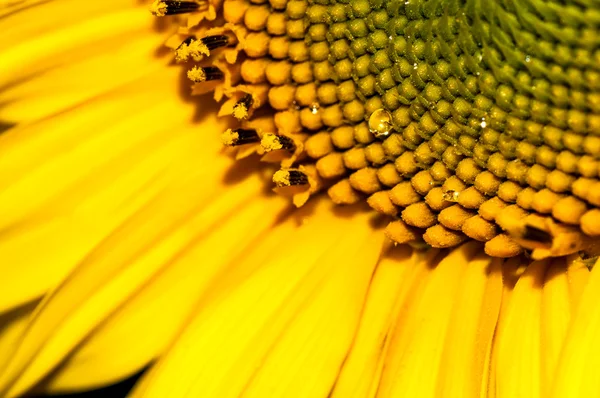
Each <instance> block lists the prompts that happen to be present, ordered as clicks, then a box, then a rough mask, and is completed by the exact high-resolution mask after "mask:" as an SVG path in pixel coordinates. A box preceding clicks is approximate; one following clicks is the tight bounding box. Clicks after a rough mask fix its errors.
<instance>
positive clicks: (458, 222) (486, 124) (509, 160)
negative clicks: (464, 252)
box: [169, 0, 600, 258]
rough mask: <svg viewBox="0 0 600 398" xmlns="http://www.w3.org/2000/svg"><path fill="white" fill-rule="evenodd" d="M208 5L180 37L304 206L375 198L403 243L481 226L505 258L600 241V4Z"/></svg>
mask: <svg viewBox="0 0 600 398" xmlns="http://www.w3.org/2000/svg"><path fill="white" fill-rule="evenodd" d="M199 4H201V5H203V8H202V9H203V11H201V12H194V13H192V14H190V16H189V19H188V21H187V25H186V27H185V28H182V29H181V30H180V32H179V33H178V34H177V35H176V36H175V37H174V38H172V40H170V42H169V43H170V46H171V47H172V48H174V49H177V48H180V47H181V46H185V47H184V48H183V50H181V49H180V54H192V55H193V58H194V59H193V61H194V64H193V65H190V66H189V69H190V70H192V71H194V73H192V77H197V75H198V73H197V72H198V71H201V72H203V73H204V72H206V71H209V72H210V71H212V74H211V75H210V76H213V77H215V76H216V77H215V78H213V79H205V80H206V81H202V82H200V83H197V84H196V85H195V86H194V90H195V92H197V93H204V92H208V91H214V92H215V98H216V99H217V100H224V104H223V107H222V110H221V113H222V114H224V115H232V117H235V118H236V119H238V120H239V123H240V129H241V130H240V131H241V132H243V134H244V135H243V136H244V137H255V138H253V139H252V140H250V139H249V138H248V139H244V140H242V139H239V138H235V139H232V138H231V137H232V134H234V133H232V131H231V130H229V131H228V132H226V135H227V136H226V137H225V138H224V142H226V143H228V145H230V146H235V147H237V148H238V151H239V152H238V156H247V155H249V154H252V153H258V154H260V155H263V159H264V160H265V161H273V162H278V163H280V164H281V167H282V170H283V172H282V173H279V174H277V176H276V178H275V180H276V182H277V185H278V188H277V189H278V190H279V191H281V192H282V193H284V194H285V193H286V192H287V193H289V194H290V195H292V196H293V197H294V203H296V204H297V205H301V204H302V203H304V202H305V201H306V200H307V199H308V198H309V196H310V195H311V194H314V193H315V192H317V191H319V190H327V192H328V194H329V196H330V197H331V199H332V200H333V201H334V202H336V203H339V204H349V203H354V202H356V201H360V200H365V199H366V200H367V202H368V203H369V205H370V206H371V207H372V208H373V209H375V210H377V211H378V212H380V213H383V214H385V215H387V216H389V217H391V218H393V220H392V221H391V223H390V225H389V226H388V228H387V230H386V231H387V234H388V236H389V237H390V238H391V239H392V240H394V241H396V242H399V243H405V242H411V241H417V240H420V239H423V240H424V241H425V242H426V243H428V244H429V245H431V246H434V247H452V246H455V245H457V244H459V243H461V242H463V241H464V240H466V239H475V240H478V241H481V242H485V247H486V251H487V252H488V254H490V255H493V256H500V257H509V256H514V255H516V254H518V253H520V252H521V251H523V250H524V249H526V250H528V251H530V252H531V254H532V255H533V256H534V257H537V258H541V257H547V256H560V255H566V254H570V253H574V252H577V251H581V250H584V249H587V248H589V247H592V246H593V245H594V244H595V243H597V242H598V240H599V239H600V210H599V207H600V35H599V34H598V33H599V32H598V28H599V27H600V6H599V5H598V4H597V3H594V2H590V1H588V0H572V1H561V2H558V1H546V0H544V1H542V0H525V1H520V2H514V1H508V0H493V1H489V2H488V1H481V0H406V1H396V0H289V1H285V0H270V1H266V0H253V1H247V0H225V1H224V2H220V1H213V2H208V3H207V4H208V5H206V4H205V3H199ZM217 38H218V40H217ZM194 40H200V42H201V43H209V44H212V46H204V47H202V49H203V51H204V52H202V53H201V52H200V51H195V52H192V51H191V50H190V46H191V44H193V43H194ZM215 43H218V45H216V44H215ZM197 47H198V46H197ZM209 47H210V48H209ZM194 48H195V47H194ZM194 48H192V49H194ZM205 48H206V50H204V49H205ZM179 58H181V56H180V57H179ZM211 68H212V69H211ZM216 71H218V73H217V72H216ZM221 72H222V73H221ZM220 73H221V76H218V75H219V74H220ZM203 76H204V75H203ZM192 80H194V79H192ZM195 81H198V80H197V79H196V80H195ZM235 134H238V133H235ZM236 137H238V136H237V135H236ZM283 176H286V178H283ZM289 176H294V178H293V179H290V178H289ZM288 188H289V189H288Z"/></svg>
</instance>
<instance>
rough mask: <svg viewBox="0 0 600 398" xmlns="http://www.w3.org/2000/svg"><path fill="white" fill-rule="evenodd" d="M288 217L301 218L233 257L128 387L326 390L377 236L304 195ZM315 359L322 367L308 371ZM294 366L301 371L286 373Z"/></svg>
mask: <svg viewBox="0 0 600 398" xmlns="http://www.w3.org/2000/svg"><path fill="white" fill-rule="evenodd" d="M297 220H300V221H302V220H304V222H302V223H301V225H299V228H298V229H297V230H296V231H295V232H291V233H289V234H288V235H287V236H285V238H286V239H285V241H284V242H283V244H282V245H281V246H280V247H278V248H276V249H275V250H274V251H273V252H272V253H269V255H268V256H266V258H265V255H264V253H265V252H264V250H260V253H261V255H258V256H255V255H253V254H252V251H251V252H250V253H249V255H250V257H249V260H248V261H250V263H247V262H246V261H247V260H245V259H240V265H239V270H238V272H233V273H231V275H227V276H226V277H224V278H223V283H221V284H216V285H215V287H214V293H213V294H211V295H209V296H207V299H206V301H205V305H204V306H203V308H202V310H201V311H200V313H199V315H198V316H197V317H196V318H195V319H194V320H193V321H192V322H191V323H190V325H189V326H188V327H187V328H186V330H185V331H184V333H183V334H182V335H181V336H180V338H179V339H178V340H177V342H176V343H175V345H174V346H173V347H172V348H171V349H170V350H169V351H168V352H167V354H166V355H165V356H164V357H163V359H161V361H159V363H158V364H157V365H156V366H155V367H154V368H153V369H152V370H151V371H150V373H149V374H148V375H147V376H146V377H145V380H144V381H143V382H142V383H141V384H140V385H139V386H138V387H137V388H136V390H135V392H134V396H148V397H161V398H163V397H179V396H185V395H189V396H203V397H219V398H225V397H237V396H239V395H240V394H242V392H244V393H246V394H253V393H256V394H259V395H260V396H286V397H287V396H315V397H318V396H323V395H326V394H327V391H328V390H329V389H330V388H331V386H332V385H333V381H334V380H335V376H336V372H337V370H336V369H338V368H339V366H340V365H341V362H342V360H343V358H344V357H345V355H346V350H347V349H348V346H349V345H350V342H351V338H352V336H353V335H354V332H353V330H354V328H353V327H352V325H355V324H356V322H357V321H358V317H359V314H360V310H361V307H362V303H363V300H364V294H365V293H366V287H367V284H368V281H369V280H370V278H369V276H370V273H371V272H372V270H373V267H374V264H375V261H376V260H377V256H378V255H379V250H380V249H379V246H378V242H380V240H381V235H379V234H376V235H373V234H372V232H371V227H370V226H369V224H368V222H367V219H366V217H365V216H362V217H353V218H348V217H337V216H336V215H334V214H332V212H331V205H330V204H326V205H323V204H320V205H318V206H315V205H314V203H310V202H309V205H307V206H305V207H303V208H302V209H300V210H299V211H298V215H297V219H294V218H292V219H288V220H286V221H285V222H284V224H288V223H297V222H298V221H297ZM278 233H279V229H275V230H274V231H273V234H278ZM379 244H380V243H379ZM260 246H262V245H259V248H260ZM269 246H270V245H269ZM257 261H259V263H258V264H259V265H260V266H257V263H256V262H257ZM327 328H334V330H331V332H332V333H333V332H335V333H333V334H330V333H325V330H328V329H327ZM338 333H339V334H338ZM323 339H326V340H327V343H326V344H324V340H323ZM302 341H304V344H305V346H304V348H305V350H302V345H301V342H302ZM329 343H331V347H330V348H329V349H327V348H326V347H327V346H328V344H329ZM298 350H301V351H302V352H303V353H304V354H302V353H300V352H298ZM292 352H294V353H292ZM305 361H308V362H305ZM335 363H337V364H338V365H337V367H336V366H333V364H335ZM326 364H329V365H331V367H329V365H326ZM282 367H285V368H286V369H288V371H289V372H288V373H287V374H286V375H285V378H284V375H280V376H281V377H273V374H272V372H282V371H283V368H282ZM296 367H297V368H296ZM321 367H325V369H327V370H325V371H324V372H320V371H315V369H320V368H321ZM294 368H296V369H297V371H298V372H300V371H304V372H307V377H309V378H308V379H305V380H303V379H302V378H301V377H300V378H298V379H297V380H296V381H295V379H294V376H295V375H297V373H296V372H294V371H293V369H294ZM261 372H269V374H271V376H268V377H267V376H266V375H267V373H263V375H265V376H263V377H264V378H263V377H261V376H260V374H261ZM290 378H292V379H291V380H290ZM252 383H255V384H252ZM263 383H266V384H263ZM269 383H277V384H276V385H272V384H269ZM296 383H302V385H301V386H298V385H297V384H296ZM265 387H267V388H269V389H270V388H273V389H272V390H269V391H270V392H269V393H267V392H265V391H264V390H262V389H263V388H265ZM290 389H291V390H290ZM309 391H312V393H311V392H309ZM301 394H303V395H301Z"/></svg>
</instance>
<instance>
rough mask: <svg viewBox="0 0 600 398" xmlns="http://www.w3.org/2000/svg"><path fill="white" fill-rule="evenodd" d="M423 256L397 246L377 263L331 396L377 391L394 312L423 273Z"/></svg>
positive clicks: (339, 397) (342, 397) (348, 396)
mask: <svg viewBox="0 0 600 398" xmlns="http://www.w3.org/2000/svg"><path fill="white" fill-rule="evenodd" d="M424 261H426V257H425V256H424V255H423V254H421V253H420V252H418V251H413V250H411V249H410V246H399V247H396V248H393V249H392V250H390V252H389V253H388V254H387V255H386V256H385V257H384V258H383V259H382V260H381V261H380V262H379V264H378V265H377V270H376V272H375V275H374V277H373V281H372V282H371V286H370V287H369V296H368V298H367V302H366V304H365V309H364V312H363V315H362V317H361V321H360V328H359V330H358V333H357V336H356V338H355V340H354V343H353V344H352V348H351V350H350V354H349V356H348V358H347V359H346V361H345V362H344V366H343V367H342V370H341V372H340V375H339V376H338V379H337V380H336V383H335V387H334V390H333V391H332V397H334V398H351V397H357V398H358V397H372V396H374V394H375V392H376V391H377V387H378V385H379V378H380V377H381V371H382V369H383V366H384V365H385V358H386V352H387V348H388V346H389V340H390V338H391V336H390V335H391V332H392V330H393V328H394V325H395V324H396V318H397V313H398V311H399V308H400V307H401V306H402V304H403V303H404V300H405V299H406V295H407V294H408V292H409V291H410V290H411V288H412V287H413V284H414V283H415V281H416V280H417V279H419V278H421V277H422V275H423V274H424V273H425V272H426V266H424V265H423V263H424Z"/></svg>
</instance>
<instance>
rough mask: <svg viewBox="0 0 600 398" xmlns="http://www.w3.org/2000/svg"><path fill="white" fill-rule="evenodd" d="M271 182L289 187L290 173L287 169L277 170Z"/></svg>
mask: <svg viewBox="0 0 600 398" xmlns="http://www.w3.org/2000/svg"><path fill="white" fill-rule="evenodd" d="M273 182H274V183H275V185H277V186H279V187H289V186H290V185H291V183H290V173H289V172H288V171H287V170H277V171H276V172H275V174H273Z"/></svg>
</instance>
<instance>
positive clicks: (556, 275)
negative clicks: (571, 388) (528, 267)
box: [540, 259, 571, 397]
mask: <svg viewBox="0 0 600 398" xmlns="http://www.w3.org/2000/svg"><path fill="white" fill-rule="evenodd" d="M570 321H571V302H570V296H569V282H568V279H567V264H566V261H565V259H557V260H554V261H552V263H551V265H550V267H549V268H548V271H547V272H546V276H545V277H544V286H543V288H542V313H541V325H540V327H541V332H542V335H541V365H542V374H541V377H542V379H541V386H542V397H549V396H550V395H551V393H552V384H553V383H554V380H555V377H556V367H557V365H558V361H559V358H560V353H561V350H562V348H563V345H564V342H565V337H566V335H567V329H568V327H569V324H570Z"/></svg>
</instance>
